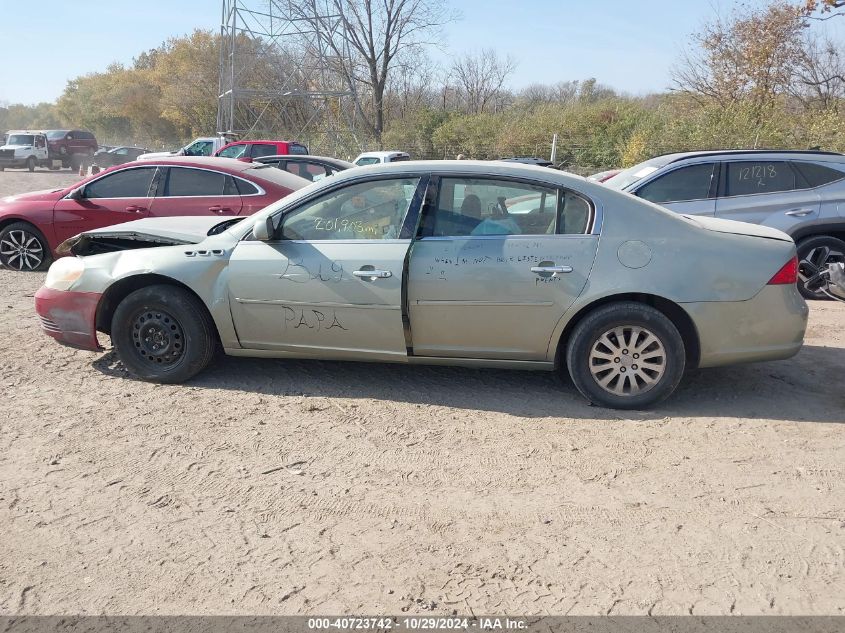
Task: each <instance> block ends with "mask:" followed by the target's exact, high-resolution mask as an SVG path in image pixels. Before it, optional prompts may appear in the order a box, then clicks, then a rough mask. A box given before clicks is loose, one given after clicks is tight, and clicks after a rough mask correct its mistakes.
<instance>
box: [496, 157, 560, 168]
mask: <svg viewBox="0 0 845 633" xmlns="http://www.w3.org/2000/svg"><path fill="white" fill-rule="evenodd" d="M499 160H503V161H505V162H506V163H520V164H522V165H536V166H537V167H554V163H553V162H552V161H550V160H546V159H545V158H537V157H536V156H512V157H510V158H500V159H499Z"/></svg>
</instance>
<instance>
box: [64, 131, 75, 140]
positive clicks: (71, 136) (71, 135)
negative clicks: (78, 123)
mask: <svg viewBox="0 0 845 633" xmlns="http://www.w3.org/2000/svg"><path fill="white" fill-rule="evenodd" d="M74 138H76V137H75V136H74V134H73V132H68V133H67V136H65V139H67V140H68V141H72V140H73V139H74Z"/></svg>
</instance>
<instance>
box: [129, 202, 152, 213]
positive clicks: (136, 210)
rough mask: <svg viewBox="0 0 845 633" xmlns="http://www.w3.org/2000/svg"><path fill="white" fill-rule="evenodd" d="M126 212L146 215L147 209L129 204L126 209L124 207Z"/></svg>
mask: <svg viewBox="0 0 845 633" xmlns="http://www.w3.org/2000/svg"><path fill="white" fill-rule="evenodd" d="M126 211H127V212H128V213H146V212H147V207H139V206H138V205H135V204H130V205H129V206H128V207H126Z"/></svg>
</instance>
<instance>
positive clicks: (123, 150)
mask: <svg viewBox="0 0 845 633" xmlns="http://www.w3.org/2000/svg"><path fill="white" fill-rule="evenodd" d="M114 153H115V154H117V155H118V156H127V155H128V154H129V148H127V147H119V148H118V149H116V150H115V152H114Z"/></svg>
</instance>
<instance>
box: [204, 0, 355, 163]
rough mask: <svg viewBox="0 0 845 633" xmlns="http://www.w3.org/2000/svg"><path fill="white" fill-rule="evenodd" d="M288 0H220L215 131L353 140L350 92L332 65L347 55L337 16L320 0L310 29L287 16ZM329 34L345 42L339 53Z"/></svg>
mask: <svg viewBox="0 0 845 633" xmlns="http://www.w3.org/2000/svg"><path fill="white" fill-rule="evenodd" d="M290 1H291V0H223V11H222V18H221V24H220V35H221V47H220V90H219V98H218V106H217V131H218V133H220V134H225V135H230V136H232V137H235V138H259V137H280V136H281V137H287V136H290V137H291V138H293V139H296V140H299V141H306V142H309V143H315V142H316V143H317V144H318V145H321V146H326V145H334V146H335V149H337V145H338V144H339V143H341V140H340V136H341V135H342V134H346V135H347V136H350V135H351V137H352V138H353V139H354V117H351V116H350V117H347V116H346V113H348V112H349V109H348V107H347V105H348V104H347V103H346V102H347V101H350V100H351V101H352V102H353V103H354V99H355V94H354V93H353V91H352V90H350V89H349V86H348V85H347V84H345V83H344V81H343V79H342V76H341V74H340V73H339V72H338V68H339V67H340V65H341V64H344V63H346V64H348V63H349V60H350V59H351V58H350V57H349V48H348V46H347V45H346V44H345V38H344V37H343V33H342V29H343V21H342V20H340V19H339V16H335V15H331V14H330V13H328V12H327V7H328V5H327V4H323V5H322V6H323V7H324V8H325V9H326V12H325V13H323V14H322V15H320V20H319V22H320V24H321V25H322V28H315V26H314V23H313V22H312V21H308V20H304V19H297V18H296V17H294V16H295V15H296V14H295V13H294V12H293V11H291V10H290V5H289V4H288V3H289V2H290ZM300 1H301V0H300ZM306 1H308V0H306ZM310 5H311V6H314V7H316V6H318V5H317V0H310ZM330 38H331V41H333V42H335V43H337V42H344V44H343V46H342V48H341V50H342V51H343V56H344V57H345V59H344V58H340V57H339V56H338V55H337V48H338V47H337V46H335V48H332V47H330V46H329V42H330ZM327 149H328V148H327Z"/></svg>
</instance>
